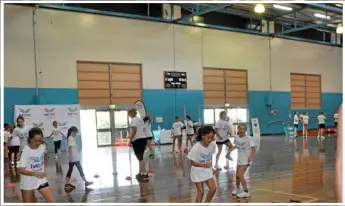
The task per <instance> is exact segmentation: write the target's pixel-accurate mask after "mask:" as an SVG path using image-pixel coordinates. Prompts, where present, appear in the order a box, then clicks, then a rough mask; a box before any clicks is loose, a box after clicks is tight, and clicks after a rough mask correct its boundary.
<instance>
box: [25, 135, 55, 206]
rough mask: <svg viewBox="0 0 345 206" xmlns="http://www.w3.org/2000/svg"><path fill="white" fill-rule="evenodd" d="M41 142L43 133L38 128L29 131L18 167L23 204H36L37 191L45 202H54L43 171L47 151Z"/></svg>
mask: <svg viewBox="0 0 345 206" xmlns="http://www.w3.org/2000/svg"><path fill="white" fill-rule="evenodd" d="M42 140H43V132H42V130H41V129H40V128H32V129H30V131H29V135H28V144H27V145H26V146H25V147H24V148H23V151H22V155H21V158H20V162H19V165H18V173H19V174H20V189H21V192H22V197H23V202H24V203H34V202H36V197H35V190H38V192H39V193H41V195H42V196H43V197H44V199H45V200H46V201H47V202H55V199H54V196H53V192H52V190H51V188H50V186H49V184H48V181H47V178H46V175H45V171H44V168H45V163H46V160H47V155H46V152H47V151H46V146H45V144H44V143H43V141H42Z"/></svg>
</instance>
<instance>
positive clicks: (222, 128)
mask: <svg viewBox="0 0 345 206" xmlns="http://www.w3.org/2000/svg"><path fill="white" fill-rule="evenodd" d="M214 128H215V129H218V133H219V135H220V136H221V137H223V139H219V137H218V136H217V135H215V139H216V141H217V142H224V141H225V140H227V139H228V132H229V123H228V122H227V121H225V120H222V119H220V120H218V121H217V123H216V126H215V127H214Z"/></svg>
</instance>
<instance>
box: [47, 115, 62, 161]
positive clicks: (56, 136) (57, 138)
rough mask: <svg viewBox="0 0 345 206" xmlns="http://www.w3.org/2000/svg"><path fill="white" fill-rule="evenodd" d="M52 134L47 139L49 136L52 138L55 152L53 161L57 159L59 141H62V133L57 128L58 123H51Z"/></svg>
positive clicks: (59, 146)
mask: <svg viewBox="0 0 345 206" xmlns="http://www.w3.org/2000/svg"><path fill="white" fill-rule="evenodd" d="M52 130H53V131H52V133H51V135H50V136H49V137H48V138H50V137H51V136H53V140H54V151H55V157H54V159H57V155H58V154H60V153H61V152H60V148H61V139H62V136H63V134H62V132H61V129H60V127H59V126H58V122H57V121H54V122H53V129H52Z"/></svg>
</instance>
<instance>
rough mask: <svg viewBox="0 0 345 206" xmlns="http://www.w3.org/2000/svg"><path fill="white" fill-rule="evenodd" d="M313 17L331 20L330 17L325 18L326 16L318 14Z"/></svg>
mask: <svg viewBox="0 0 345 206" xmlns="http://www.w3.org/2000/svg"><path fill="white" fill-rule="evenodd" d="M314 16H315V17H317V18H321V19H331V17H330V16H326V15H323V14H319V13H315V14H314Z"/></svg>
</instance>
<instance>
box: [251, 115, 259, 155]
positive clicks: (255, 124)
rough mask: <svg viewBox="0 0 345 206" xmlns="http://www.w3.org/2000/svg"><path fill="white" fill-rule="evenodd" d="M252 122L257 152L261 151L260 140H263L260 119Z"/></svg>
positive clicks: (254, 119) (253, 119)
mask: <svg viewBox="0 0 345 206" xmlns="http://www.w3.org/2000/svg"><path fill="white" fill-rule="evenodd" d="M251 122H252V131H253V140H254V142H255V145H256V147H257V150H259V147H260V139H261V132H260V124H259V119H258V118H252V119H251Z"/></svg>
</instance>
